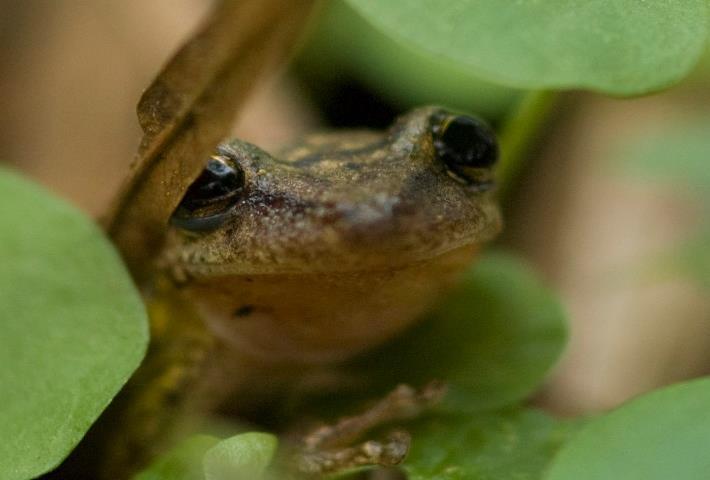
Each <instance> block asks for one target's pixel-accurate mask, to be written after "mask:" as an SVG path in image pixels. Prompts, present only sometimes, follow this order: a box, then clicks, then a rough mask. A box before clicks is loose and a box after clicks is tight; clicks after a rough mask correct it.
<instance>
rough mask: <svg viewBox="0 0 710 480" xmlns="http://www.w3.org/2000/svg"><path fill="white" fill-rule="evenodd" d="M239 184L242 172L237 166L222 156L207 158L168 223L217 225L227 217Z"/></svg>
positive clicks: (196, 227) (194, 226) (198, 228)
mask: <svg viewBox="0 0 710 480" xmlns="http://www.w3.org/2000/svg"><path fill="white" fill-rule="evenodd" d="M243 186H244V172H242V170H241V169H240V168H239V167H237V166H236V165H234V164H233V163H232V162H231V161H230V160H229V159H227V158H225V157H222V156H214V157H212V158H210V160H209V162H208V163H207V166H206V167H205V169H204V170H203V171H202V173H201V174H200V176H199V177H197V180H195V181H194V182H193V183H192V185H190V187H189V188H188V189H187V192H185V196H184V197H183V198H182V200H181V201H180V205H178V207H177V209H176V210H175V212H174V213H173V215H172V217H171V218H170V223H172V224H173V225H175V226H176V227H179V228H182V229H185V230H191V231H197V232H199V231H206V230H213V229H215V228H217V227H219V226H220V225H221V224H222V223H224V221H225V220H226V219H227V218H228V216H229V211H230V207H231V206H232V205H234V203H235V201H236V200H237V199H238V198H239V194H240V193H241V192H242V187H243Z"/></svg>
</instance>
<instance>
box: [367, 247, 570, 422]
mask: <svg viewBox="0 0 710 480" xmlns="http://www.w3.org/2000/svg"><path fill="white" fill-rule="evenodd" d="M566 340H567V329H566V323H565V314H564V312H563V310H562V308H561V306H560V304H559V302H558V301H557V299H556V297H555V295H554V294H553V293H552V292H551V291H549V290H548V289H547V288H545V287H544V286H543V285H542V284H541V283H540V281H539V280H538V278H537V277H536V276H535V274H534V273H533V272H532V271H531V270H530V268H528V267H527V266H526V265H524V264H522V263H521V262H520V260H518V259H517V258H515V257H513V256H510V255H507V254H503V253H495V252H493V253H487V254H486V255H484V256H483V257H482V258H480V259H479V260H478V261H477V262H476V264H475V265H474V267H473V268H472V269H471V270H470V271H469V272H468V273H467V274H466V275H465V276H464V278H463V281H462V283H461V285H460V286H459V287H458V288H457V289H456V290H455V291H454V292H453V293H452V294H451V295H450V296H449V297H448V299H446V300H445V301H444V302H442V304H441V305H440V306H439V307H438V308H437V309H436V310H435V311H433V312H432V313H431V314H430V315H429V316H428V317H427V318H426V319H425V320H424V321H423V322H422V324H421V325H419V326H418V327H416V328H414V329H413V330H412V331H411V332H409V333H408V334H406V335H404V336H402V337H401V338H398V339H397V340H395V341H394V342H392V343H391V344H389V345H386V346H385V347H384V348H382V349H381V350H379V351H377V352H375V353H373V354H369V355H366V356H364V357H363V358H362V359H361V360H359V361H358V362H356V363H355V364H354V368H356V370H359V371H365V372H367V376H368V378H374V379H376V381H377V382H378V385H379V388H380V389H381V390H388V389H391V388H392V387H393V386H394V385H396V384H398V383H409V384H411V385H423V384H425V383H427V382H428V381H430V380H433V379H439V380H444V381H447V382H449V384H450V391H449V393H448V395H447V397H446V400H445V402H444V408H447V409H451V410H455V411H479V410H483V409H494V408H500V407H503V406H506V405H511V404H514V403H516V402H519V401H520V400H522V399H524V398H526V397H527V396H528V395H530V394H531V393H532V392H533V391H534V390H535V389H536V388H538V387H539V385H540V383H541V382H542V381H543V379H544V378H545V376H546V374H547V373H548V371H549V370H550V368H551V367H552V366H553V365H554V364H555V363H556V361H557V359H558V358H559V356H560V354H561V352H562V350H563V349H564V345H565V343H566Z"/></svg>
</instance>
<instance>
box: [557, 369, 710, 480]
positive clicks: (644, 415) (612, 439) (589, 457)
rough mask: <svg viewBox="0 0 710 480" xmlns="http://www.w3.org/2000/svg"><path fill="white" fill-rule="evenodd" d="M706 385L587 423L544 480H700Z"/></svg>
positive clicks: (707, 423) (707, 428)
mask: <svg viewBox="0 0 710 480" xmlns="http://www.w3.org/2000/svg"><path fill="white" fill-rule="evenodd" d="M708 406H710V379H702V380H696V381H693V382H688V383H683V384H678V385H673V386H671V387H667V388H663V389H661V390H657V391H655V392H652V393H650V394H648V395H644V396H642V397H639V398H637V399H635V400H632V401H631V402H629V403H628V404H626V405H624V406H622V407H621V408H619V409H617V410H615V411H613V412H611V413H609V414H608V415H604V416H602V417H600V418H597V419H596V420H593V421H591V422H590V423H589V424H588V425H587V426H586V427H585V428H583V429H582V431H581V432H580V433H579V435H578V436H576V437H575V438H574V439H573V440H571V441H570V442H569V443H568V444H567V445H565V446H564V447H563V448H562V449H561V450H560V453H559V455H558V456H557V458H556V459H555V461H554V463H553V464H552V465H551V468H550V470H549V472H548V475H546V477H545V479H546V480H569V479H574V480H608V479H610V478H620V479H621V478H623V479H624V480H637V479H638V480H668V479H671V478H674V479H676V478H677V479H683V480H705V479H707V478H708V472H710V455H708V445H709V444H710V415H708Z"/></svg>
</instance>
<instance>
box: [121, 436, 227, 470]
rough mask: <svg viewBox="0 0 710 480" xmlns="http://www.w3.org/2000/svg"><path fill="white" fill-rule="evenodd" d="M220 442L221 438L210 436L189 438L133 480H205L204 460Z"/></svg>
mask: <svg viewBox="0 0 710 480" xmlns="http://www.w3.org/2000/svg"><path fill="white" fill-rule="evenodd" d="M219 442H220V440H219V438H217V437H212V436H209V435H195V436H194V437H189V438H187V439H186V440H183V441H182V442H181V443H179V444H178V445H176V446H175V447H174V448H173V449H172V450H170V451H169V452H167V453H166V454H165V455H163V456H162V457H160V458H158V459H157V460H155V461H154V462H153V463H152V464H151V465H150V466H149V467H148V468H147V469H146V470H144V471H143V472H141V473H139V474H138V475H136V476H135V477H133V480H204V478H205V474H204V468H203V465H202V459H203V458H204V456H205V453H206V452H207V451H208V450H209V449H210V448H212V447H214V446H215V445H217V444H218V443H219Z"/></svg>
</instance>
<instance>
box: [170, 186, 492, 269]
mask: <svg viewBox="0 0 710 480" xmlns="http://www.w3.org/2000/svg"><path fill="white" fill-rule="evenodd" d="M481 195H484V196H487V195H490V193H489V192H487V193H483V194H481ZM416 224H417V225H419V228H416V229H413V228H409V227H410V226H411V223H408V222H407V221H406V220H404V221H400V223H397V222H393V221H391V218H390V219H389V220H388V219H385V218H382V219H380V220H379V221H376V222H373V221H372V219H368V221H361V222H358V221H352V219H350V220H349V223H347V227H338V226H337V225H336V226H334V227H332V228H331V227H328V228H326V227H323V228H318V229H316V230H313V229H309V228H308V227H305V229H304V230H299V227H298V224H297V223H294V224H285V225H284V224H278V225H276V226H270V227H268V229H266V230H264V229H263V225H262V229H257V228H249V227H247V228H244V229H243V230H241V231H240V230H239V229H237V230H235V231H232V232H227V231H218V232H213V233H211V234H207V235H204V236H199V237H189V238H188V237H186V236H185V235H184V234H182V233H181V232H179V231H178V230H175V231H173V232H172V235H171V237H172V238H169V239H168V245H167V248H166V249H165V250H164V253H163V255H162V256H161V258H160V260H159V262H158V264H159V267H160V268H161V269H163V270H168V271H172V272H174V273H176V275H175V277H176V278H207V277H214V276H227V275H261V274H287V275H293V274H304V273H336V272H341V273H347V272H350V273H354V272H363V271H387V270H393V269H400V268H404V267H407V266H409V265H413V264H417V263H422V262H428V261H431V260H436V259H437V258H438V257H441V256H444V255H446V254H448V253H449V252H451V251H453V250H456V249H459V248H465V247H471V246H477V245H480V244H482V243H484V242H486V241H488V240H491V239H492V238H493V237H494V236H495V235H496V234H497V233H498V231H499V230H500V227H501V218H500V213H499V211H498V208H497V206H496V205H495V203H493V202H481V203H480V204H478V205H477V207H476V211H474V212H470V211H469V212H467V214H466V215H462V216H461V217H460V218H459V219H458V220H456V221H452V219H451V218H446V217H444V218H442V219H440V221H438V222H436V221H433V220H432V221H430V222H429V223H423V222H418V221H417V223H416ZM254 232H260V233H259V234H255V233H254ZM230 235H231V236H230Z"/></svg>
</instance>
